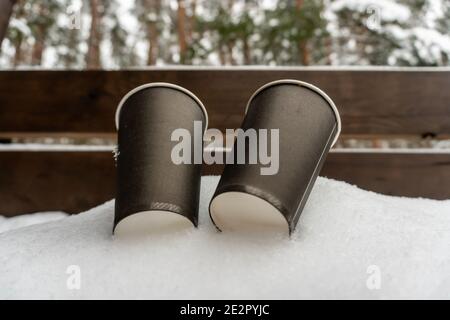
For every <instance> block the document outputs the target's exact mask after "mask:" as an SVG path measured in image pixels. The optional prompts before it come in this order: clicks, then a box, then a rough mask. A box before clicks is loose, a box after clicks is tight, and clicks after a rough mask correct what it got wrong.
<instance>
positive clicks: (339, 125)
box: [245, 79, 342, 146]
mask: <svg viewBox="0 0 450 320" xmlns="http://www.w3.org/2000/svg"><path fill="white" fill-rule="evenodd" d="M278 84H295V85H299V86H301V87H305V88H308V89H310V90H312V91H315V92H316V93H318V94H319V95H320V96H322V98H324V99H325V100H326V101H327V102H328V104H329V105H330V107H331V109H332V110H333V112H334V115H335V117H336V122H337V132H336V136H335V137H334V140H333V144H332V146H334V145H335V144H336V142H337V140H338V138H339V135H340V133H341V129H342V123H341V116H340V115H339V111H338V109H337V107H336V105H335V103H334V102H333V100H332V99H331V98H330V97H329V96H328V95H327V94H326V93H325V92H324V91H322V90H321V89H319V88H318V87H316V86H315V85H313V84H311V83H308V82H304V81H300V80H295V79H280V80H275V81H272V82H269V83H266V84H265V85H263V86H262V87H260V88H258V89H257V90H256V91H255V92H254V93H253V94H252V95H251V97H250V99H248V102H247V105H246V107H245V114H247V111H248V108H249V107H250V103H251V102H252V100H253V99H254V98H255V97H256V96H257V95H258V94H259V93H260V92H261V91H263V90H265V89H267V88H269V87H272V86H274V85H278Z"/></svg>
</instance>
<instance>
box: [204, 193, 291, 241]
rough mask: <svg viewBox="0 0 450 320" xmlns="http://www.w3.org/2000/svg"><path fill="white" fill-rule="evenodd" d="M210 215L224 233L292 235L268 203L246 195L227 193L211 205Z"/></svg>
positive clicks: (220, 195) (279, 214)
mask: <svg viewBox="0 0 450 320" xmlns="http://www.w3.org/2000/svg"><path fill="white" fill-rule="evenodd" d="M210 214H211V218H212V219H213V221H214V223H215V225H216V226H217V228H218V229H220V230H221V231H245V232H249V233H260V232H264V233H284V234H289V225H288V223H287V221H286V219H285V218H284V216H283V215H282V213H281V212H280V211H279V210H278V209H277V208H275V207H274V206H273V205H272V204H270V203H269V202H267V201H265V200H263V199H261V198H259V197H257V196H254V195H252V194H249V193H245V192H236V191H229V192H224V193H221V194H219V195H217V196H216V197H214V199H213V200H212V202H211V205H210Z"/></svg>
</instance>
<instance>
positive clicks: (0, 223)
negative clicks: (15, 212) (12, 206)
mask: <svg viewBox="0 0 450 320" xmlns="http://www.w3.org/2000/svg"><path fill="white" fill-rule="evenodd" d="M65 217H67V214H66V213H64V212H59V211H50V212H39V213H32V214H24V215H20V216H16V217H12V218H6V217H3V216H0V233H1V232H5V231H10V230H14V229H19V228H23V227H27V226H31V225H34V224H39V223H45V222H50V221H56V220H60V219H62V218H65Z"/></svg>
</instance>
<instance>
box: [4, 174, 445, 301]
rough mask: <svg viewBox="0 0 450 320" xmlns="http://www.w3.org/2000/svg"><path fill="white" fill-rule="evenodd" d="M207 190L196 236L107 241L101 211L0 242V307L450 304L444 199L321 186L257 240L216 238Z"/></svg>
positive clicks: (192, 232) (105, 211) (106, 218)
mask: <svg viewBox="0 0 450 320" xmlns="http://www.w3.org/2000/svg"><path fill="white" fill-rule="evenodd" d="M217 182H218V178H217V177H205V178H203V182H202V198H201V206H200V227H199V229H198V230H196V229H194V228H192V229H189V230H186V231H183V232H180V233H177V234H170V235H167V234H166V235H158V236H149V237H148V238H146V239H142V240H141V241H139V242H135V243H132V242H125V241H119V240H117V239H112V237H111V229H112V223H113V211H114V202H113V201H109V202H107V203H105V204H104V205H101V206H99V207H97V208H94V209H92V210H89V211H87V212H85V213H82V214H80V215H77V216H70V217H67V218H65V219H62V220H59V221H54V222H49V223H45V224H39V225H34V226H29V227H25V228H21V229H17V230H13V231H9V232H4V233H2V234H0V298H69V299H70V298H186V299H189V298H194V299H195V298H204V299H214V298H219V299H226V298H256V299H263V298H274V299H281V298H287V299H289V298H363V299H365V298H387V299H389V298H448V297H449V296H450V200H447V201H434V200H426V199H408V198H397V197H389V196H383V195H379V194H375V193H373V192H368V191H363V190H360V189H358V188H356V187H354V186H351V185H349V184H346V183H343V182H338V181H334V180H329V179H325V178H319V179H318V180H317V183H316V185H315V187H314V189H313V192H312V194H311V197H310V199H309V201H308V203H307V205H306V208H305V210H304V212H303V214H302V216H301V218H300V224H299V227H298V228H297V231H296V232H295V233H294V234H293V236H292V239H287V238H285V237H275V236H267V235H265V236H261V237H256V236H249V235H243V234H229V233H228V234H227V233H218V232H217V231H216V230H215V229H214V227H213V225H212V224H211V222H210V220H209V217H208V214H207V205H208V203H209V200H210V198H211V196H212V193H213V191H214V188H215V186H216V184H217ZM78 275H79V278H78ZM74 277H76V279H79V280H80V281H79V282H77V281H78V280H75V282H74ZM68 283H69V286H67V284H68ZM74 283H75V284H76V283H79V285H80V288H79V289H76V288H77V286H76V285H75V286H74V285H73V284H74Z"/></svg>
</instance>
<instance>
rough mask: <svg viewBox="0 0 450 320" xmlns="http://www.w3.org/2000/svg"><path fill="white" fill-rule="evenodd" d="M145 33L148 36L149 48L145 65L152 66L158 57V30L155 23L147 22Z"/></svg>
mask: <svg viewBox="0 0 450 320" xmlns="http://www.w3.org/2000/svg"><path fill="white" fill-rule="evenodd" d="M147 33H148V37H149V48H148V57H147V65H149V66H153V65H155V64H156V60H157V58H158V51H159V47H158V40H159V37H158V30H157V28H156V24H155V23H147Z"/></svg>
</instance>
